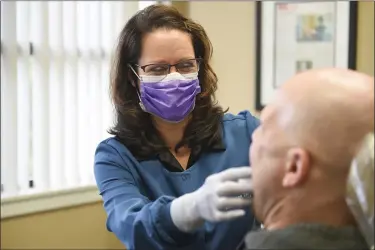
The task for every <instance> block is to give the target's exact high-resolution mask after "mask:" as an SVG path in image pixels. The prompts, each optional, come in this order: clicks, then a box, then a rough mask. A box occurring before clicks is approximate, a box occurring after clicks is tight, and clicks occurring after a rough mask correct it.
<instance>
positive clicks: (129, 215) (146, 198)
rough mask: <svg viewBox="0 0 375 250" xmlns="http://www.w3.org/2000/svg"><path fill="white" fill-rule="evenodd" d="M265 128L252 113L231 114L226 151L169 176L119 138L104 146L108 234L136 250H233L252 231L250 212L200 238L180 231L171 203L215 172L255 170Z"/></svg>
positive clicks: (99, 153) (101, 182)
mask: <svg viewBox="0 0 375 250" xmlns="http://www.w3.org/2000/svg"><path fill="white" fill-rule="evenodd" d="M258 125H259V121H258V119H257V118H255V117H254V116H252V115H251V114H250V113H249V112H248V111H243V112H241V113H239V114H238V115H232V114H225V115H224V117H223V121H222V136H223V143H224V144H225V150H222V151H212V152H203V153H202V154H201V155H200V156H199V158H198V159H197V160H196V161H195V162H194V164H193V165H192V166H191V167H190V168H188V169H187V170H186V171H183V172H171V171H168V170H167V169H166V168H165V167H164V166H163V164H162V163H161V162H160V160H158V159H157V158H153V159H149V160H145V161H139V160H137V159H136V158H135V157H134V156H133V155H132V154H131V153H130V152H129V150H128V149H127V148H126V147H125V146H124V145H123V144H122V143H120V142H119V141H118V140H116V139H115V138H109V139H106V140H104V141H103V142H101V143H100V144H99V145H98V147H97V150H96V153H95V166H94V170H95V177H96V182H97V185H98V188H99V191H100V195H102V197H103V201H104V208H105V210H106V212H107V215H108V218H107V229H108V230H109V231H111V232H113V233H114V234H115V235H116V236H117V238H118V239H119V240H120V241H121V242H122V243H123V244H124V245H125V246H126V247H127V248H128V249H135V250H159V249H160V250H161V249H163V250H164V249H185V250H204V249H207V250H220V249H223V250H232V249H235V248H236V247H237V245H238V244H239V243H240V242H241V240H242V238H243V237H244V236H245V234H246V233H247V232H248V231H249V230H251V227H252V225H253V221H254V217H253V215H252V214H251V212H250V211H249V210H250V209H248V210H247V213H246V215H245V216H244V217H241V218H238V219H236V220H232V221H227V222H221V223H209V222H206V223H205V224H204V226H202V228H200V229H199V230H197V231H196V232H194V233H184V232H181V231H179V230H178V229H177V227H176V226H175V225H174V224H173V222H172V219H171V216H170V204H171V201H172V200H173V199H174V198H176V197H179V196H181V195H184V194H186V193H190V192H193V191H195V190H197V189H198V188H199V187H201V186H202V184H203V182H204V181H205V179H206V178H207V177H208V176H209V175H212V174H214V173H218V172H221V171H223V170H225V169H228V168H231V167H240V166H249V164H250V163H249V147H250V144H251V135H252V133H253V131H254V130H255V129H256V127H257V126H258Z"/></svg>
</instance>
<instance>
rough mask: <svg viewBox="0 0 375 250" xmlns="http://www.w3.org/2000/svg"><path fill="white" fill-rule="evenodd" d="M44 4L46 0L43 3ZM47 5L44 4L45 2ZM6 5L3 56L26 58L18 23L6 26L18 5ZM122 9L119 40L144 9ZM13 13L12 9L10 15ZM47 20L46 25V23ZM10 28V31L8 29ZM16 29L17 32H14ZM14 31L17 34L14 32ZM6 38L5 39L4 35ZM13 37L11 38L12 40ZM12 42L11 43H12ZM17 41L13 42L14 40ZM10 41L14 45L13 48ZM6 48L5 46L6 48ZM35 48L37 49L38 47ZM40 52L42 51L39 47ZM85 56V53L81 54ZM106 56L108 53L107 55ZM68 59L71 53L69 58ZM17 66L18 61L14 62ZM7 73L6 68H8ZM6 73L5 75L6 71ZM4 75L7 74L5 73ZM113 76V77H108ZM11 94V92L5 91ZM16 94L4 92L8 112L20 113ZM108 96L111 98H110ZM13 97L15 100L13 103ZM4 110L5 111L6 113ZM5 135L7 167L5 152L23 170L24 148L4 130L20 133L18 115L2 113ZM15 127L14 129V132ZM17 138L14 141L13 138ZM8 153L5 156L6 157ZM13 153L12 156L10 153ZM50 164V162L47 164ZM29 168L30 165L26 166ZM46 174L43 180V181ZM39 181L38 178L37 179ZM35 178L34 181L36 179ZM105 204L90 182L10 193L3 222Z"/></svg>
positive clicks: (130, 5)
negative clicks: (19, 153)
mask: <svg viewBox="0 0 375 250" xmlns="http://www.w3.org/2000/svg"><path fill="white" fill-rule="evenodd" d="M40 2H42V1H40ZM43 2H44V1H43ZM3 4H7V5H8V6H7V15H8V17H6V16H5V18H4V17H3V13H4V12H3V13H2V19H3V18H4V19H3V20H5V22H4V24H5V25H4V27H5V28H3V31H2V33H4V32H5V33H6V32H8V35H7V36H6V37H7V39H8V40H7V41H4V43H3V39H2V48H1V49H2V53H4V54H6V55H8V56H10V57H14V56H15V57H17V58H18V57H20V56H22V55H23V54H24V53H27V51H28V49H29V46H28V44H27V43H23V44H17V45H16V44H14V41H15V39H14V37H15V36H16V34H15V31H14V30H15V27H16V24H15V23H11V24H9V23H6V18H9V19H8V20H10V19H12V17H11V16H9V15H15V12H16V10H15V5H16V2H15V1H7V2H4V1H2V2H1V5H3ZM117 4H118V6H117V7H116V8H114V9H113V11H114V12H115V13H112V14H113V16H114V17H113V18H114V19H115V20H112V23H111V24H112V25H113V24H114V25H115V26H116V27H115V30H116V37H117V36H118V34H119V32H120V30H121V28H122V27H123V25H124V24H125V22H126V20H127V19H129V18H130V17H131V16H132V15H133V14H134V13H135V12H136V11H138V10H139V8H140V6H139V2H136V1H131V2H126V1H122V2H117ZM2 9H3V6H2ZM9 10H11V11H10V12H9ZM3 20H2V23H3ZM45 21H46V20H43V22H45ZM6 27H8V28H6ZM12 30H13V31H12ZM12 32H13V33H12ZM2 37H3V36H2ZM9 37H10V38H9ZM9 39H10V40H9ZM12 39H13V41H11V40H12ZM9 41H10V42H11V43H10V45H11V46H9ZM3 45H4V46H3ZM114 45H115V44H113V46H109V47H106V48H103V49H104V50H107V52H108V51H109V50H112V49H113V47H114ZM34 47H37V46H32V48H34ZM34 49H35V48H34ZM36 49H38V48H36ZM71 53H75V52H74V51H71ZM81 53H82V51H81ZM104 53H105V52H104ZM65 56H67V54H66V55H65ZM81 56H88V57H89V56H99V57H100V56H101V55H100V54H99V55H98V54H95V53H94V54H92V53H90V51H88V52H83V55H81ZM13 63H14V62H13ZM5 70H6V69H5ZM2 73H3V72H2ZM2 76H3V74H2ZM11 77H13V78H12V79H13V80H14V79H15V77H16V76H15V75H13V76H12V75H11ZM108 77H109V76H108ZM5 90H7V91H8V89H5ZM11 90H12V91H15V92H14V93H13V92H7V97H8V99H4V98H3V97H4V96H5V94H4V89H3V85H2V90H1V92H2V99H1V100H2V107H3V104H4V103H6V104H12V105H11V106H9V107H8V110H10V111H13V112H15V113H17V101H14V100H17V98H16V97H17V89H16V88H15V89H11ZM107 96H108V95H107ZM12 98H14V99H13V100H12ZM2 111H3V110H2ZM1 115H2V124H1V126H2V135H1V138H3V139H4V138H5V140H4V141H6V142H9V143H7V146H8V150H4V151H3V149H4V144H3V140H2V164H3V162H4V161H3V157H4V155H6V154H5V153H7V154H8V155H7V156H5V157H8V158H6V160H7V161H5V162H7V163H10V164H8V165H12V166H18V168H20V166H19V165H17V164H18V163H17V149H18V147H19V146H21V145H20V144H18V145H17V142H13V141H14V140H13V141H12V137H11V136H10V135H9V136H8V135H7V134H6V133H5V132H4V131H3V128H7V130H6V131H7V132H8V131H10V132H11V133H10V134H11V135H14V134H16V133H17V132H15V131H14V130H16V127H17V118H15V117H14V116H12V115H11V112H8V113H6V114H3V112H2V114H1ZM3 119H8V120H7V122H4V120H3ZM12 128H13V130H12ZM13 139H14V138H13ZM3 153H4V154H3ZM9 153H10V154H9ZM45 164H46V163H45ZM26 165H27V164H26ZM6 167H7V166H2V172H3V170H4V169H5V168H6ZM38 167H41V169H42V170H46V169H47V170H48V171H49V170H50V168H48V166H46V165H44V166H38ZM40 173H41V174H42V175H43V174H44V175H45V173H43V172H40ZM12 174H13V175H14V174H17V172H13V173H12ZM42 175H41V177H40V178H42ZM8 177H9V175H8ZM10 177H11V178H12V179H13V180H16V179H17V176H10ZM27 178H28V176H26V177H25V176H24V177H23V179H24V180H26V179H27ZM34 178H35V176H34ZM34 178H33V179H34ZM2 183H4V185H13V187H12V189H14V190H16V189H17V187H16V186H17V183H15V182H13V183H11V182H9V181H8V182H6V181H5V182H4V181H3V180H2ZM6 187H7V186H5V187H4V188H5V189H6ZM99 201H101V197H100V195H99V191H98V189H97V187H96V185H94V184H90V183H88V184H87V183H86V184H80V185H77V184H76V185H72V186H71V187H64V188H49V189H48V190H47V191H46V190H39V191H38V190H32V189H31V190H27V191H24V192H21V193H20V192H18V193H10V194H6V193H2V196H1V219H5V218H11V217H15V216H21V215H27V214H32V213H38V212H45V211H50V210H55V209H61V208H66V207H72V206H79V205H84V204H88V203H94V202H99Z"/></svg>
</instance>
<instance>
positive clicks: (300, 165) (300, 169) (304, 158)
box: [282, 148, 310, 188]
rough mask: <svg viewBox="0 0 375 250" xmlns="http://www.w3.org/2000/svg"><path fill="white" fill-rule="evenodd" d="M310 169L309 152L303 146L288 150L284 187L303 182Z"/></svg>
mask: <svg viewBox="0 0 375 250" xmlns="http://www.w3.org/2000/svg"><path fill="white" fill-rule="evenodd" d="M309 170H310V157H309V154H308V153H307V152H306V151H305V150H304V149H302V148H291V149H289V150H288V152H287V157H286V162H285V169H284V178H283V182H282V185H283V187H286V188H288V187H295V186H297V185H300V184H301V183H303V182H304V181H305V180H306V178H307V174H308V172H309Z"/></svg>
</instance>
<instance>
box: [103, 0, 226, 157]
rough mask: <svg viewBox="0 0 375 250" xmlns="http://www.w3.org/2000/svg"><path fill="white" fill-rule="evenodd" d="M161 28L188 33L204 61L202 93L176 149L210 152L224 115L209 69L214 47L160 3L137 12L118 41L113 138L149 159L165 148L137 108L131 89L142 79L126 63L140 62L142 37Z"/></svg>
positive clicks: (196, 28)
mask: <svg viewBox="0 0 375 250" xmlns="http://www.w3.org/2000/svg"><path fill="white" fill-rule="evenodd" d="M160 28H163V29H177V30H180V31H183V32H186V33H188V34H190V36H191V39H192V43H193V47H194V52H195V56H196V57H197V58H201V59H202V62H201V65H200V70H199V74H198V78H199V81H200V85H201V93H200V94H198V95H197V97H196V104H195V109H194V110H193V112H192V119H191V120H190V122H189V124H188V125H187V127H186V129H185V132H184V137H183V139H182V141H181V142H180V143H178V145H177V146H176V150H178V148H179V147H181V146H183V145H187V146H189V147H193V146H194V145H201V146H203V147H208V146H210V145H211V144H212V143H214V142H216V141H217V140H218V139H219V138H220V136H221V119H222V117H223V114H224V112H225V111H223V110H222V108H221V107H219V106H218V105H217V102H216V101H215V95H214V93H215V91H216V89H217V76H216V74H215V72H214V71H213V70H212V68H211V66H210V65H209V60H210V58H211V55H212V45H211V42H210V40H209V39H208V37H207V34H206V32H205V31H204V29H203V27H202V26H201V25H199V24H197V23H195V22H193V21H192V20H190V19H188V18H186V17H184V16H183V15H182V14H181V13H179V12H178V11H177V10H176V9H175V8H174V7H170V6H166V5H162V4H156V5H152V6H149V7H147V8H145V9H144V10H141V11H139V12H138V13H137V14H135V15H134V16H133V17H132V18H131V19H130V20H129V21H128V22H127V23H126V25H125V27H124V28H123V30H122V31H121V34H120V37H119V43H118V46H117V51H116V54H115V58H114V63H113V65H112V72H111V93H112V99H113V103H114V107H115V110H116V121H115V124H114V126H113V127H112V128H111V129H110V131H109V133H111V134H112V135H115V136H116V138H117V139H118V140H119V141H121V142H122V143H123V144H124V145H125V146H126V147H127V148H128V149H129V150H130V151H131V152H132V154H133V155H134V156H136V157H148V156H150V155H153V154H157V153H158V152H160V151H162V150H165V149H166V144H165V143H164V142H163V140H162V139H161V137H160V134H159V133H158V131H157V130H156V129H155V127H154V126H153V123H152V120H151V118H150V114H148V113H146V112H144V111H142V109H141V108H140V106H139V102H140V101H139V98H138V95H137V89H136V87H134V86H133V85H132V82H133V83H135V82H138V79H137V78H136V76H135V75H134V73H133V72H131V71H130V69H129V67H128V64H131V65H134V64H137V63H138V60H139V58H140V54H141V49H142V48H141V40H142V37H143V36H144V34H147V33H149V32H152V31H154V30H156V29H160Z"/></svg>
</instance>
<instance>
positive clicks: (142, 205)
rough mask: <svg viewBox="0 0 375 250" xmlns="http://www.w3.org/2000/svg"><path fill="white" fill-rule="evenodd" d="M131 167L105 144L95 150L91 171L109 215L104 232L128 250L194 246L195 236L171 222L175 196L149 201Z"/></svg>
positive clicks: (121, 156) (111, 147)
mask: <svg viewBox="0 0 375 250" xmlns="http://www.w3.org/2000/svg"><path fill="white" fill-rule="evenodd" d="M130 164H131V163H130V161H129V159H126V158H125V157H123V155H121V154H120V153H119V152H118V151H117V150H116V148H115V147H113V146H112V145H110V144H109V143H107V142H106V141H104V142H101V143H100V144H99V146H98V147H97V150H96V153H95V164H94V172H95V178H96V182H97V185H98V188H99V191H100V195H101V196H102V198H103V201H104V208H105V210H106V212H107V216H108V217H107V229H108V230H109V231H111V232H113V233H114V234H115V235H116V236H117V238H118V239H119V240H120V241H121V242H122V243H123V244H124V245H125V246H126V247H127V248H128V249H148V250H156V249H169V248H175V247H183V248H184V249H185V247H187V246H188V245H195V244H194V242H196V241H197V238H198V237H197V233H184V232H181V231H179V230H178V228H177V227H176V226H175V225H174V224H173V222H172V218H171V216H170V204H171V201H172V200H173V199H174V197H170V196H161V197H159V198H158V199H156V200H155V201H150V200H149V199H148V198H147V197H145V196H144V195H142V194H141V192H140V189H139V187H138V186H137V182H136V180H135V178H134V177H133V175H132V172H131V171H130V169H129V166H130ZM189 249H190V248H189Z"/></svg>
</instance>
